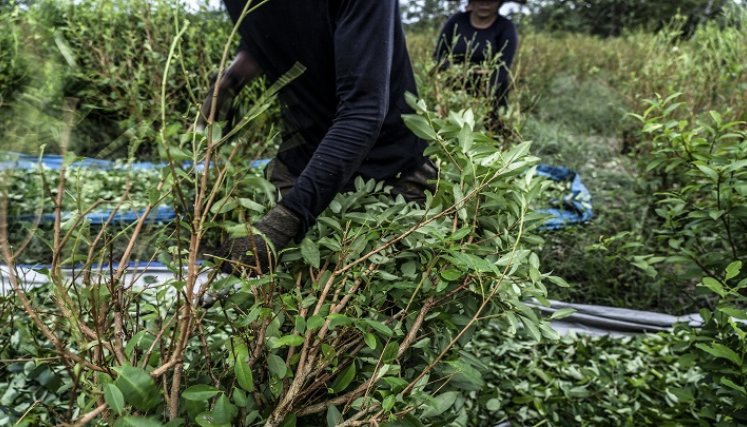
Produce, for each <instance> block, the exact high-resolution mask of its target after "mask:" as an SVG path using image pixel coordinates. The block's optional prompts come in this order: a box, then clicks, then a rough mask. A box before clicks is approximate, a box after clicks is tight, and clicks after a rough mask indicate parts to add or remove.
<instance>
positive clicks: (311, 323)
mask: <svg viewBox="0 0 747 427" xmlns="http://www.w3.org/2000/svg"><path fill="white" fill-rule="evenodd" d="M322 325H324V317H322V316H319V315H314V316H311V317H309V319H308V320H307V321H306V328H308V329H309V330H311V331H315V330H317V329H319V328H321V327H322Z"/></svg>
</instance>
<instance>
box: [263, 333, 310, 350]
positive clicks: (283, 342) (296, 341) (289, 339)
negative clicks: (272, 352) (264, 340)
mask: <svg viewBox="0 0 747 427" xmlns="http://www.w3.org/2000/svg"><path fill="white" fill-rule="evenodd" d="M303 341H304V338H303V337H302V336H300V335H286V336H284V337H281V338H277V339H272V340H270V348H281V347H297V346H299V345H302V344H303Z"/></svg>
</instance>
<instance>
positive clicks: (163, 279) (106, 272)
mask: <svg viewBox="0 0 747 427" xmlns="http://www.w3.org/2000/svg"><path fill="white" fill-rule="evenodd" d="M117 267H118V265H116V264H113V265H112V268H111V269H110V268H109V266H108V265H102V266H94V267H93V268H91V272H92V280H93V281H94V283H108V281H109V278H110V273H111V270H116V269H117ZM47 269H48V267H47V266H29V265H18V266H16V268H15V273H16V276H17V277H18V278H19V279H20V281H21V282H22V283H21V285H22V287H23V288H24V289H26V290H30V289H33V288H35V287H40V286H44V285H46V284H47V283H49V276H48V272H47ZM61 273H62V276H63V277H65V278H66V279H68V280H70V281H72V280H78V279H80V277H81V270H80V269H79V268H78V269H75V268H65V269H62V271H61ZM174 279H175V274H174V272H173V271H172V270H170V269H169V268H168V267H166V266H165V265H163V264H161V263H157V262H131V263H130V264H129V265H128V266H127V271H126V273H125V274H124V276H123V278H122V283H123V284H124V286H125V287H134V288H136V289H149V288H157V287H160V286H163V285H164V284H166V283H168V282H170V281H173V280H174ZM207 280H208V272H203V273H201V274H200V275H199V276H198V278H197V285H198V287H201V286H202V285H203V284H205V283H206V282H207ZM12 292H13V288H12V286H11V281H10V271H9V268H8V266H7V265H0V295H5V294H10V293H12Z"/></svg>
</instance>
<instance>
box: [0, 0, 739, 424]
mask: <svg viewBox="0 0 747 427" xmlns="http://www.w3.org/2000/svg"><path fill="white" fill-rule="evenodd" d="M270 1H272V0H270ZM20 3H22V4H16V3H15V2H2V1H0V28H2V31H0V268H1V269H2V273H3V274H2V276H1V279H0V426H6V425H7V426H40V425H96V426H151V425H152V426H169V427H171V426H180V425H185V426H190V425H199V426H232V425H240V426H254V425H268V426H283V427H291V426H299V427H301V426H323V425H325V426H330V427H333V426H364V425H365V426H389V427H400V426H401V427H409V426H460V427H472V426H481V427H482V426H484V427H494V426H497V425H500V424H501V423H506V422H509V423H510V425H512V426H539V425H548V426H566V425H593V426H596V425H599V426H606V425H630V426H633V425H636V426H637V425H654V426H659V425H673V426H674V425H703V426H706V425H707V426H710V425H718V426H739V425H747V328H745V321H747V267H743V264H744V263H745V262H746V261H747V239H745V238H744V236H745V235H747V124H746V121H747V62H745V60H744V58H745V57H747V26H745V25H744V23H745V22H747V12H745V11H744V10H743V9H740V8H737V9H736V10H735V11H730V12H729V15H728V16H727V15H724V16H723V17H722V18H721V19H714V20H712V21H707V22H702V23H700V25H699V26H697V27H696V28H694V29H693V30H692V31H689V30H688V31H684V30H683V28H684V27H683V26H682V25H681V23H680V24H678V21H677V20H676V19H675V20H673V21H672V22H671V23H669V24H668V25H666V26H663V27H662V28H657V29H656V31H648V30H650V29H643V28H642V29H631V30H630V31H625V32H623V33H622V34H619V35H616V36H615V37H606V38H605V37H599V36H595V35H588V34H583V33H580V32H550V31H549V30H547V29H544V30H543V29H539V28H536V27H534V26H532V25H529V24H526V25H522V26H520V30H519V31H520V41H521V43H520V49H519V52H518V56H517V59H516V61H515V64H514V67H513V72H512V74H513V75H512V81H513V83H512V91H511V93H510V98H509V107H508V109H507V110H505V111H503V112H502V117H501V120H502V124H503V125H502V127H501V129H500V130H498V131H495V130H491V131H487V130H486V125H487V117H488V116H489V108H490V105H491V101H490V100H489V99H488V98H487V97H481V96H474V94H469V93H467V91H465V90H463V88H464V87H465V84H464V82H465V80H464V79H466V78H467V77H466V76H467V75H468V74H469V73H467V72H465V70H463V69H460V68H459V67H452V68H450V69H448V70H444V71H441V72H436V68H437V67H436V64H435V63H434V60H433V58H432V52H433V48H434V44H435V39H436V34H437V30H436V28H435V27H434V26H432V25H431V26H429V25H413V26H411V27H408V28H407V39H408V47H409V51H410V56H411V58H412V62H413V66H414V68H415V74H416V79H417V83H418V88H419V94H418V97H412V98H411V99H409V100H408V102H410V104H411V105H412V107H413V108H414V110H415V114H412V115H410V116H409V117H407V118H406V122H407V123H408V125H409V126H410V128H411V129H412V131H413V132H415V133H416V134H417V135H418V136H420V137H421V138H423V139H425V140H427V141H428V142H429V144H430V145H429V148H428V151H427V154H428V155H429V156H430V157H431V158H432V159H433V160H434V162H435V163H436V164H437V165H438V167H439V180H438V185H437V187H436V190H435V192H434V193H433V194H431V195H429V197H428V199H427V201H426V203H425V205H424V206H417V205H415V204H412V203H407V202H405V200H404V199H403V198H401V197H396V198H393V197H391V196H390V194H389V192H390V187H388V186H386V185H384V183H381V182H375V181H368V182H366V181H364V180H363V179H358V180H356V182H355V189H354V190H353V191H350V192H347V193H343V194H338V195H337V197H336V198H335V199H334V201H333V202H332V203H331V204H330V206H329V208H328V209H327V210H326V211H325V212H324V213H323V214H322V215H321V216H320V217H319V218H318V221H317V222H316V224H314V225H313V226H312V227H311V229H310V231H309V233H308V234H307V235H306V236H305V237H304V238H303V239H302V240H301V241H299V242H297V243H294V244H292V245H290V246H289V247H288V248H287V249H284V250H283V251H282V252H281V253H280V258H279V259H280V262H279V264H278V267H277V269H276V270H274V271H272V273H271V274H267V275H264V276H261V277H251V278H247V277H242V278H238V277H232V276H225V275H222V274H217V273H216V271H215V270H214V269H213V268H212V263H213V261H214V259H212V258H210V257H203V256H202V254H203V253H205V249H204V248H205V247H208V248H212V247H215V246H216V245H218V244H219V242H221V241H223V240H224V239H225V237H226V236H242V235H244V236H245V235H247V234H251V233H253V232H254V231H253V229H252V227H251V226H250V225H249V224H252V223H253V222H254V221H256V220H257V219H258V218H260V217H261V216H262V215H263V214H264V213H265V212H267V210H268V209H270V208H271V207H272V206H274V205H275V203H276V202H277V195H276V192H275V189H274V187H273V185H272V184H271V183H270V182H269V181H267V180H266V179H265V177H264V175H263V173H262V169H261V167H255V166H257V165H256V164H255V165H254V166H252V162H253V161H257V160H262V159H267V158H270V157H272V156H273V154H274V153H275V152H276V150H277V146H278V143H279V140H280V134H281V132H280V129H282V124H281V122H280V113H279V108H278V105H277V102H276V100H275V99H274V98H273V97H271V96H266V95H265V87H264V86H265V85H264V82H257V83H256V84H253V85H252V87H250V88H246V89H245V90H244V92H243V93H242V96H241V97H240V98H239V99H238V101H237V109H238V112H239V117H245V118H248V119H247V120H239V123H238V125H237V126H236V127H235V128H234V129H233V130H231V131H230V132H229V131H227V130H225V129H222V128H221V127H220V126H218V125H216V126H214V127H211V128H209V129H208V131H207V132H205V133H203V132H194V131H193V129H194V126H193V125H194V121H195V117H196V113H197V109H198V108H199V105H200V103H201V100H202V98H203V97H204V95H205V93H206V92H207V90H208V86H209V82H210V78H211V76H212V75H214V74H215V73H216V72H217V71H218V67H219V64H220V63H221V60H222V57H223V55H224V52H233V51H234V49H235V45H236V44H237V40H235V38H234V39H232V38H231V36H230V31H231V25H230V24H229V23H228V20H227V17H225V16H224V15H223V14H222V12H220V11H211V10H203V9H200V10H197V11H194V10H192V11H190V10H187V9H185V8H184V6H183V5H181V4H179V3H177V2H172V1H170V0H154V1H145V0H128V1H111V2H96V1H92V0H91V1H88V0H86V1H80V2H75V3H74V4H73V3H69V2H66V1H63V0H41V1H35V2H28V3H27V2H20ZM229 55H230V53H229ZM19 153H22V155H21V154H19ZM44 155H53V156H57V155H59V157H53V158H54V159H56V160H55V161H56V162H57V163H55V165H54V166H50V164H46V165H44V164H43V162H42V161H41V160H40V159H42V158H43V156H44ZM49 158H50V157H47V159H49ZM19 159H23V161H22V162H21V161H19ZM102 161H103V162H102ZM102 165H103V166H102ZM540 165H552V166H562V167H565V168H567V170H569V171H571V172H575V174H577V175H574V176H577V177H578V178H579V179H581V180H583V183H584V185H585V187H586V188H588V191H589V193H590V197H589V196H588V195H587V194H586V193H583V194H580V195H579V194H573V190H572V186H571V181H570V180H567V181H565V180H560V181H553V180H551V179H547V178H546V176H545V175H543V174H542V173H538V170H539V171H541V170H542V168H543V167H546V166H540ZM563 170H566V169H563ZM548 208H560V209H568V210H570V211H573V212H576V210H578V211H586V210H588V212H591V210H592V208H593V218H592V219H591V220H588V221H586V220H585V222H583V223H582V224H572V225H568V226H564V227H547V221H548V215H547V210H548ZM576 213H579V212H576ZM585 219H587V218H585ZM148 264H150V265H151V266H157V268H158V269H159V271H160V272H161V273H163V274H161V275H151V273H149V272H148V271H147V270H145V271H144V272H141V273H138V271H139V270H133V268H135V267H133V266H138V267H137V268H142V267H143V266H145V265H148ZM133 271H135V272H134V273H133ZM34 272H35V274H34V277H40V278H43V280H41V281H35V282H34V283H33V284H32V283H31V281H30V280H29V279H28V278H29V277H31V275H32V273H34ZM135 283H137V285H135ZM225 290H231V291H230V292H228V295H230V296H229V297H228V298H226V299H223V300H221V301H219V302H218V303H216V304H213V305H202V304H201V301H204V297H205V295H206V294H208V293H213V292H218V293H220V292H221V291H225ZM549 300H562V301H567V302H573V303H580V304H598V305H605V306H612V307H620V308H630V309H636V310H650V311H657V312H662V313H670V314H675V315H680V314H689V313H698V314H699V315H700V316H701V317H702V320H703V322H702V326H701V327H699V328H694V327H690V326H688V325H676V326H675V327H674V328H673V329H672V330H671V331H667V332H661V333H658V334H645V335H643V334H641V335H631V336H626V337H619V336H604V337H595V336H587V335H583V334H581V335H577V334H575V333H571V334H570V335H565V336H559V334H558V333H557V332H556V331H555V330H554V329H553V328H552V327H551V324H550V320H561V319H562V318H563V317H565V316H568V315H571V314H572V310H565V311H564V310H561V311H560V312H556V313H555V314H554V318H553V319H548V318H543V317H542V316H540V314H539V312H538V311H537V310H536V309H535V308H534V307H535V304H546V303H547V302H548V301H549Z"/></svg>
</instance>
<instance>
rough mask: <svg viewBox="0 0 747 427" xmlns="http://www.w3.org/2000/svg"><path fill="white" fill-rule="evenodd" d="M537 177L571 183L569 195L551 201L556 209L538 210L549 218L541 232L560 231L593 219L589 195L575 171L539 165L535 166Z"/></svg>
mask: <svg viewBox="0 0 747 427" xmlns="http://www.w3.org/2000/svg"><path fill="white" fill-rule="evenodd" d="M537 175H539V176H543V177H546V178H549V179H552V180H553V181H558V182H567V181H570V182H571V187H570V193H568V194H566V195H564V196H563V198H562V200H554V201H552V202H553V204H555V205H556V207H552V208H545V209H539V211H540V212H543V213H546V214H548V215H550V216H551V218H549V219H547V221H546V222H545V224H544V225H543V226H542V229H543V230H560V229H561V228H565V227H568V226H569V225H575V224H582V223H585V222H587V221H590V220H591V219H592V218H593V217H594V211H593V209H592V206H591V193H589V189H587V188H586V186H585V185H584V183H583V182H581V177H580V176H579V174H577V173H576V172H575V171H573V170H571V169H568V168H566V167H563V166H550V165H545V164H540V165H539V166H537Z"/></svg>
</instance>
